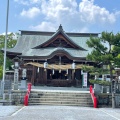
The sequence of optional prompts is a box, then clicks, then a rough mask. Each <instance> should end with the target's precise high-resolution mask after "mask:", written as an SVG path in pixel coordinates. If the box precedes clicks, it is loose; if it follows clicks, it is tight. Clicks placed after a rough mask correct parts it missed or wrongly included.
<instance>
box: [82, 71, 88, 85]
mask: <svg viewBox="0 0 120 120" xmlns="http://www.w3.org/2000/svg"><path fill="white" fill-rule="evenodd" d="M83 86H84V87H87V73H83Z"/></svg>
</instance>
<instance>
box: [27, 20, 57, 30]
mask: <svg viewBox="0 0 120 120" xmlns="http://www.w3.org/2000/svg"><path fill="white" fill-rule="evenodd" d="M29 28H30V29H31V30H39V31H55V30H56V29H55V25H54V24H53V23H51V22H42V23H41V24H39V25H37V26H30V27H29Z"/></svg>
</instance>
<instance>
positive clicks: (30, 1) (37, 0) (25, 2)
mask: <svg viewBox="0 0 120 120" xmlns="http://www.w3.org/2000/svg"><path fill="white" fill-rule="evenodd" d="M14 1H15V2H17V3H19V4H22V5H27V6H28V5H31V4H36V3H40V2H41V0H14Z"/></svg>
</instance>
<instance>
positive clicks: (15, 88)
mask: <svg viewBox="0 0 120 120" xmlns="http://www.w3.org/2000/svg"><path fill="white" fill-rule="evenodd" d="M14 61H15V62H14V86H13V89H14V90H18V78H19V59H18V58H17V57H16V58H15V59H14Z"/></svg>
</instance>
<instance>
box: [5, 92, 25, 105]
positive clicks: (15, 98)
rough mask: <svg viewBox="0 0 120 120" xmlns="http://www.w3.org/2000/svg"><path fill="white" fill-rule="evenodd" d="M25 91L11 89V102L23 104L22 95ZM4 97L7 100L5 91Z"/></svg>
mask: <svg viewBox="0 0 120 120" xmlns="http://www.w3.org/2000/svg"><path fill="white" fill-rule="evenodd" d="M26 92H27V91H24V90H12V91H11V102H12V104H13V105H23V104H24V96H25V94H26ZM5 99H6V100H8V101H10V100H9V94H8V92H7V91H5Z"/></svg>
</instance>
